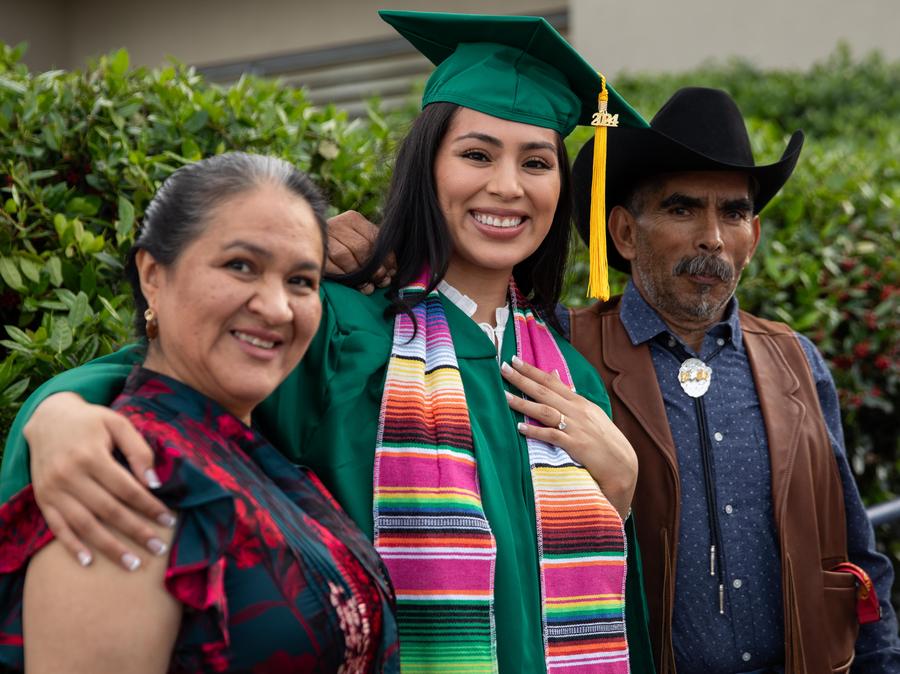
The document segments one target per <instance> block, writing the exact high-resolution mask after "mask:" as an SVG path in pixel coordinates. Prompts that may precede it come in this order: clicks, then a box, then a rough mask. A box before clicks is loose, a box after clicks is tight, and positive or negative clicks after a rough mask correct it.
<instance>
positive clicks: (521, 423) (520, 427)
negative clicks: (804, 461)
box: [516, 421, 528, 433]
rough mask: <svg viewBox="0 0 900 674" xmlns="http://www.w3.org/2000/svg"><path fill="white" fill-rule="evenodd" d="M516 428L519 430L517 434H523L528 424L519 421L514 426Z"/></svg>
mask: <svg viewBox="0 0 900 674" xmlns="http://www.w3.org/2000/svg"><path fill="white" fill-rule="evenodd" d="M516 428H518V429H519V433H524V432H525V429H526V428H528V424H526V423H525V422H524V421H520V422H519V423H517V424H516Z"/></svg>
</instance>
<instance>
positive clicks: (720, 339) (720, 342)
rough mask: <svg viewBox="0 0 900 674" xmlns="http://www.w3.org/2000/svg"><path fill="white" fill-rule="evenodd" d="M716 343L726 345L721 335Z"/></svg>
mask: <svg viewBox="0 0 900 674" xmlns="http://www.w3.org/2000/svg"><path fill="white" fill-rule="evenodd" d="M716 344H718V345H719V346H725V340H724V339H722V338H721V337H719V338H718V339H717V340H716Z"/></svg>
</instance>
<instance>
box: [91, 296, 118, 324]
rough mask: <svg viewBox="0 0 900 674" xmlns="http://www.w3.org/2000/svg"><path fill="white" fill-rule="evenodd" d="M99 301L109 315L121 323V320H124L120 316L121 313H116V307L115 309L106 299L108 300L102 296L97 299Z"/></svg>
mask: <svg viewBox="0 0 900 674" xmlns="http://www.w3.org/2000/svg"><path fill="white" fill-rule="evenodd" d="M97 299H98V300H100V304H102V305H103V308H104V309H106V310H107V311H108V312H109V315H110V316H112V317H113V318H115V319H116V320H117V321H121V320H122V317H121V316H119V312H118V311H116V309H115V307H113V305H112V304H110V303H109V300H108V299H106V298H105V297H103V296H102V295H100V296H99V297H97Z"/></svg>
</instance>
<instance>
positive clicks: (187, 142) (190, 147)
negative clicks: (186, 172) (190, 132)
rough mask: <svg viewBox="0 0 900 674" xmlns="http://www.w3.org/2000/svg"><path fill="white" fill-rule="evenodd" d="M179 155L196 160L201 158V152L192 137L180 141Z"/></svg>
mask: <svg viewBox="0 0 900 674" xmlns="http://www.w3.org/2000/svg"><path fill="white" fill-rule="evenodd" d="M181 156H182V157H184V158H185V159H189V160H190V161H197V160H199V159H202V158H203V153H202V152H200V146H199V145H197V141H195V140H194V139H193V138H185V139H184V140H183V141H181Z"/></svg>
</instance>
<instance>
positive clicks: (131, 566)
mask: <svg viewBox="0 0 900 674" xmlns="http://www.w3.org/2000/svg"><path fill="white" fill-rule="evenodd" d="M140 565H141V560H140V559H138V557H137V556H136V555H132V554H131V553H130V552H126V553H125V554H124V555H122V566H124V567H125V568H126V569H128V570H129V571H137V570H138V568H139V567H140Z"/></svg>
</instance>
